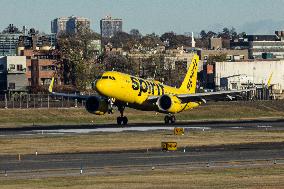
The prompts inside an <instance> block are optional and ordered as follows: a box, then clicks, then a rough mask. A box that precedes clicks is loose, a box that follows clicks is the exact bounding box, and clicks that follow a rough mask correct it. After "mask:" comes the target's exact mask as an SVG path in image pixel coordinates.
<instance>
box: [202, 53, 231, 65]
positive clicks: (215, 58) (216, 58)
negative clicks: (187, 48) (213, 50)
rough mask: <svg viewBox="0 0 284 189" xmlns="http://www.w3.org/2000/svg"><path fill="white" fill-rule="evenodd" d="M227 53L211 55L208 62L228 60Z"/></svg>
mask: <svg viewBox="0 0 284 189" xmlns="http://www.w3.org/2000/svg"><path fill="white" fill-rule="evenodd" d="M226 58H227V54H219V55H209V57H208V60H207V62H206V64H215V62H224V61H226Z"/></svg>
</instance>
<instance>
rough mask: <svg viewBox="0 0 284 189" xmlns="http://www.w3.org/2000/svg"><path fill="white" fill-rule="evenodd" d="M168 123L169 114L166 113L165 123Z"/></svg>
mask: <svg viewBox="0 0 284 189" xmlns="http://www.w3.org/2000/svg"><path fill="white" fill-rule="evenodd" d="M169 123H170V116H168V115H166V116H165V124H169Z"/></svg>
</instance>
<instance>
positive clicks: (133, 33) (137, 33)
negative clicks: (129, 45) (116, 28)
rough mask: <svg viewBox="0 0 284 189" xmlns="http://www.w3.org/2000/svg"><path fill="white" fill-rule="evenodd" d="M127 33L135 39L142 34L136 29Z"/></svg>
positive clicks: (139, 37) (138, 38)
mask: <svg viewBox="0 0 284 189" xmlns="http://www.w3.org/2000/svg"><path fill="white" fill-rule="evenodd" d="M129 34H130V35H131V36H132V38H134V39H135V40H137V41H138V40H140V39H141V38H142V34H141V33H140V32H139V30H138V29H132V30H130V32H129Z"/></svg>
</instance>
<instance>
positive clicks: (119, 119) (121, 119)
mask: <svg viewBox="0 0 284 189" xmlns="http://www.w3.org/2000/svg"><path fill="white" fill-rule="evenodd" d="M127 123H128V119H127V117H126V116H123V117H117V125H127Z"/></svg>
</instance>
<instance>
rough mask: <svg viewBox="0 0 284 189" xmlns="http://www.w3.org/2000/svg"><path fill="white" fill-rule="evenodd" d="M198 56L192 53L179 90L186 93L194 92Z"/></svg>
mask: <svg viewBox="0 0 284 189" xmlns="http://www.w3.org/2000/svg"><path fill="white" fill-rule="evenodd" d="M198 62H199V56H198V55H197V54H194V56H193V58H192V60H191V64H190V66H189V68H188V70H187V73H186V75H185V78H184V80H183V82H182V84H181V86H180V90H182V91H184V92H186V93H195V89H196V82H197V71H198Z"/></svg>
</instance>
